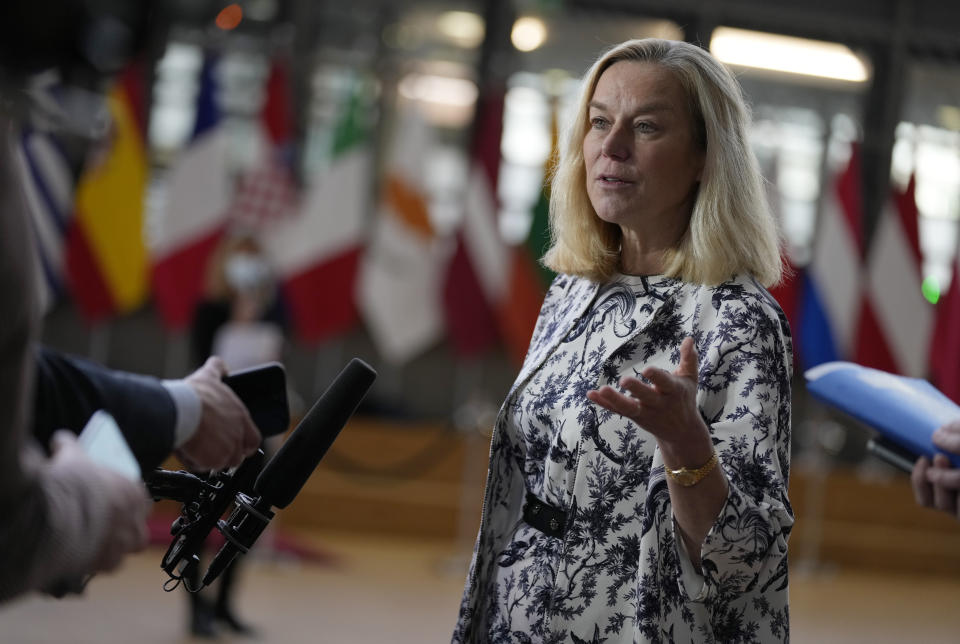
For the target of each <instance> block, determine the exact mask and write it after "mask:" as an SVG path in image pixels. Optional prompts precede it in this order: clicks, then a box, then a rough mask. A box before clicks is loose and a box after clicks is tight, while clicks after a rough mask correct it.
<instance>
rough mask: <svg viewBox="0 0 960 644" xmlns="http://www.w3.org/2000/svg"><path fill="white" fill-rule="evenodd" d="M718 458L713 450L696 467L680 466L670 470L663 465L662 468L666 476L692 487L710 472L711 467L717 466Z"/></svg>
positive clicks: (684, 485)
mask: <svg viewBox="0 0 960 644" xmlns="http://www.w3.org/2000/svg"><path fill="white" fill-rule="evenodd" d="M719 460H720V459H719V458H718V457H717V451H716V450H714V451H713V455H712V456H711V457H710V460H709V461H707V462H706V463H704V464H703V465H701V466H700V467H698V468H696V469H690V468H688V467H681V468H680V469H679V470H671V469H670V468H669V467H667V466H666V465H664V466H663V469H664V470H666V472H667V476H669V477H670V478H672V479H673V480H674V481H676V482H677V483H679V484H680V485H682V486H683V487H692V486H694V485H696V484H697V483H699V482H700V481H702V480H703V477H705V476H706V475H707V474H709V473H710V472H712V471H713V468H715V467H716V466H717V463H718V462H719Z"/></svg>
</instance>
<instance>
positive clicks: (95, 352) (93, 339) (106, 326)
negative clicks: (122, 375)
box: [87, 320, 111, 364]
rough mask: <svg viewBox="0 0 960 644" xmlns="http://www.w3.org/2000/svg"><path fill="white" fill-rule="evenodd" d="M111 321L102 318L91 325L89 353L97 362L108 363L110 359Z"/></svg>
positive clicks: (91, 358)
mask: <svg viewBox="0 0 960 644" xmlns="http://www.w3.org/2000/svg"><path fill="white" fill-rule="evenodd" d="M110 338H111V322H109V321H107V320H100V321H98V322H94V323H93V325H92V326H91V327H90V337H89V345H88V348H87V355H88V356H89V358H90V360H92V361H93V362H96V363H97V364H107V361H108V360H109V359H110Z"/></svg>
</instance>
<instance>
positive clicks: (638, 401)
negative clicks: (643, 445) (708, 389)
mask: <svg viewBox="0 0 960 644" xmlns="http://www.w3.org/2000/svg"><path fill="white" fill-rule="evenodd" d="M697 364H698V363H697V350H696V349H695V348H694V346H693V338H691V337H687V338H685V339H684V340H683V343H682V344H681V345H680V364H679V365H678V366H677V368H676V369H675V370H674V371H673V373H670V372H668V371H665V370H664V369H658V368H656V367H647V368H646V369H644V370H643V371H642V372H641V374H642V375H643V377H644V378H646V379H647V380H648V381H649V382H650V384H649V385H648V384H645V383H644V382H643V381H641V380H639V379H638V378H633V377H630V376H624V377H623V378H621V379H620V386H621V387H622V388H623V389H626V390H627V391H628V392H629V394H630V395H625V394H622V393H620V392H619V391H617V390H616V389H614V388H613V387H610V386H609V385H604V386H603V387H600V389H597V390H593V391H589V392H587V398H589V399H590V400H591V401H592V402H595V403H596V404H598V405H600V406H601V407H604V408H605V409H609V410H610V411H612V412H614V413H617V414H620V415H621V416H624V417H626V418H629V419H630V420H632V421H633V422H635V423H636V424H637V425H639V426H640V427H642V428H643V429H645V430H646V431H648V432H650V433H651V434H653V435H654V436H655V437H656V438H657V442H658V443H660V444H661V445H664V444H675V445H681V444H686V445H690V439H691V437H696V438H699V440H700V441H702V440H703V437H704V436H709V432H708V430H707V427H706V424H705V423H704V422H703V418H702V417H701V416H700V412H699V410H698V409H697ZM693 443H694V444H696V443H697V440H696V439H695V440H694V441H693Z"/></svg>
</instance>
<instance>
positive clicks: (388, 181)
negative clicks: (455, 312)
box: [357, 105, 445, 364]
mask: <svg viewBox="0 0 960 644" xmlns="http://www.w3.org/2000/svg"><path fill="white" fill-rule="evenodd" d="M435 139H436V137H435V135H434V132H433V129H432V127H431V126H430V124H428V123H427V122H426V121H425V120H424V119H423V117H422V116H421V114H420V112H419V110H418V108H417V106H416V105H406V106H403V107H401V108H400V110H399V117H398V118H397V125H396V127H395V128H394V131H393V141H392V144H391V146H390V152H389V154H388V161H387V170H386V173H385V176H384V180H383V186H382V188H381V194H380V208H379V211H378V213H377V216H376V220H375V222H374V224H373V227H372V233H371V236H370V240H369V242H368V244H367V248H366V251H365V252H364V254H363V259H362V262H361V268H360V280H359V284H358V291H357V298H358V302H359V306H360V310H361V313H362V315H363V319H364V322H365V323H366V327H367V330H368V331H369V332H370V336H371V338H372V339H373V341H374V342H375V343H376V345H377V348H378V350H379V351H380V354H381V355H382V356H383V357H384V358H386V359H387V360H388V361H390V362H392V363H395V364H403V363H405V362H407V361H408V360H410V359H412V358H414V357H416V355H418V354H419V353H421V352H422V351H425V350H426V349H428V348H429V347H430V346H432V345H433V344H435V343H436V342H438V341H439V340H440V338H441V337H442V336H443V331H444V326H443V311H442V309H441V307H440V281H441V277H442V272H441V266H442V263H443V262H444V259H445V256H444V253H443V249H442V247H441V244H440V240H439V239H438V238H437V235H436V234H435V232H434V229H433V225H432V223H431V219H430V213H429V207H428V200H427V190H426V186H425V177H424V171H423V170H424V167H426V165H427V159H428V157H429V155H430V153H431V150H432V148H433V147H434V145H435Z"/></svg>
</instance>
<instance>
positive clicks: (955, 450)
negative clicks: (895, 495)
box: [910, 420, 960, 520]
mask: <svg viewBox="0 0 960 644" xmlns="http://www.w3.org/2000/svg"><path fill="white" fill-rule="evenodd" d="M933 444H934V445H935V446H936V447H939V448H940V449H942V450H943V451H945V452H949V453H951V454H958V455H960V420H954V421H951V422H949V423H946V424H945V425H943V426H942V427H940V428H939V429H938V430H937V431H935V432H934V433H933ZM910 480H911V482H912V483H913V495H914V497H915V498H916V500H917V504H918V505H922V506H923V507H925V508H935V509H937V510H942V511H944V512H946V513H947V514H950V515H952V516H954V517H955V518H956V519H957V520H960V468H956V467H953V465H952V464H951V463H950V459H948V458H947V457H946V456H944V455H943V454H937V455H935V456H934V457H933V459H932V460H931V459H928V458H927V457H926V456H921V457H920V458H919V459H917V462H916V464H915V465H914V466H913V472H912V473H911V475H910Z"/></svg>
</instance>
